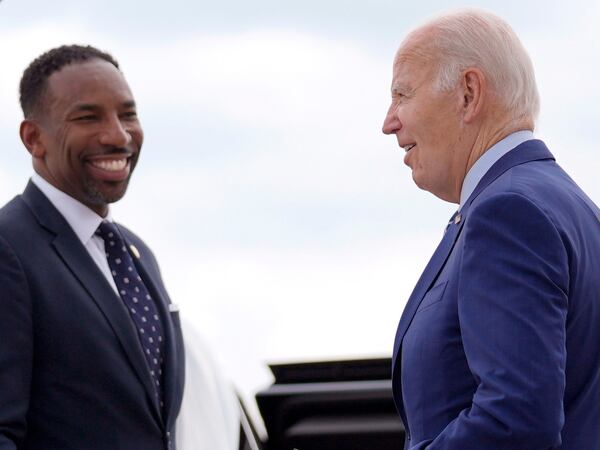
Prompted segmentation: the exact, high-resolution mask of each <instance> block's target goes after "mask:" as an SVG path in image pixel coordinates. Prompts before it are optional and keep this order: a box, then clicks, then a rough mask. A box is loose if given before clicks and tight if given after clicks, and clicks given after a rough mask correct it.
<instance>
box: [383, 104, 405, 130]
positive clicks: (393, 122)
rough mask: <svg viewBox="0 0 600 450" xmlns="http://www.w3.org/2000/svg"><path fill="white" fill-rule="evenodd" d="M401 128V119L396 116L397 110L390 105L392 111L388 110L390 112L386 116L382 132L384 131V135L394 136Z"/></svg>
mask: <svg viewBox="0 0 600 450" xmlns="http://www.w3.org/2000/svg"><path fill="white" fill-rule="evenodd" d="M401 127H402V125H401V124H400V119H398V114H396V108H395V107H394V105H393V104H392V105H390V109H388V112H387V114H386V116H385V119H384V121H383V127H382V128H381V131H383V134H394V133H396V132H397V131H398V130H399V129H400V128H401Z"/></svg>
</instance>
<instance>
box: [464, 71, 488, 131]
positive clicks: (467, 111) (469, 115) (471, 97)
mask: <svg viewBox="0 0 600 450" xmlns="http://www.w3.org/2000/svg"><path fill="white" fill-rule="evenodd" d="M486 88H487V80H486V79H485V76H484V75H483V72H482V71H481V70H479V69H477V68H469V69H467V70H465V71H464V72H463V74H462V78H461V94H462V98H461V102H462V106H461V109H462V112H463V120H464V121H465V122H466V123H469V122H472V121H474V120H475V119H476V118H477V117H478V116H479V114H480V113H481V110H482V109H483V104H484V99H485V98H484V97H485V96H484V94H485V92H486Z"/></svg>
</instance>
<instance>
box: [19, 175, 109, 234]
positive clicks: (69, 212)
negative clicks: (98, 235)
mask: <svg viewBox="0 0 600 450" xmlns="http://www.w3.org/2000/svg"><path fill="white" fill-rule="evenodd" d="M31 183H33V184H34V185H35V186H36V187H37V188H38V189H39V190H40V191H42V194H44V196H45V197H46V198H47V199H48V200H49V201H50V203H52V205H53V206H54V207H55V208H56V209H57V210H58V212H59V213H60V214H61V215H62V216H63V217H64V219H65V220H66V222H67V223H68V224H69V226H70V227H71V228H72V229H73V231H74V232H75V234H76V235H77V237H78V238H79V240H80V241H81V243H82V244H83V245H86V244H87V243H88V242H89V240H90V238H91V237H92V236H93V235H94V232H95V231H96V229H97V228H98V225H100V222H102V220H109V221H112V218H111V216H110V209H109V212H108V214H107V216H106V217H105V218H102V217H101V216H99V215H98V214H96V213H95V212H94V211H92V210H91V209H90V208H88V207H87V206H85V205H84V204H83V203H81V202H79V201H77V200H75V199H74V198H73V197H71V196H70V195H67V194H65V193H64V192H62V191H61V190H59V189H57V188H56V187H54V186H53V185H52V184H50V183H48V182H47V181H46V180H44V179H43V178H42V177H41V176H40V175H38V174H37V173H34V174H33V175H32V177H31Z"/></svg>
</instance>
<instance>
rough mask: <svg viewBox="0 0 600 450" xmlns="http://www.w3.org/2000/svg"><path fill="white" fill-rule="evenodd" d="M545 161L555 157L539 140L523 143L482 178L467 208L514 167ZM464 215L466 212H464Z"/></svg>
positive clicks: (467, 203) (468, 201)
mask: <svg viewBox="0 0 600 450" xmlns="http://www.w3.org/2000/svg"><path fill="white" fill-rule="evenodd" d="M544 159H552V160H554V156H553V155H552V153H550V150H548V147H546V144H544V143H543V142H542V141H540V140H539V139H532V140H530V141H526V142H523V143H522V144H520V145H518V146H517V147H515V148H514V149H513V150H511V151H510V152H508V153H507V154H505V155H504V156H503V157H502V158H500V159H499V160H498V161H497V162H496V163H495V164H494V165H493V166H492V167H491V168H490V170H488V171H487V172H486V174H485V175H484V176H483V177H482V178H481V181H480V182H479V183H478V184H477V187H476V188H475V190H474V191H473V193H472V194H471V196H470V197H469V199H468V200H467V202H466V205H465V206H467V208H468V207H469V206H471V203H473V200H475V199H476V198H477V196H478V195H479V194H481V192H483V190H484V189H485V188H486V187H488V186H489V185H490V184H491V183H492V182H493V181H494V180H496V179H497V178H498V177H499V176H500V175H502V174H503V173H504V172H506V171H507V170H509V169H512V168H513V167H516V166H519V165H521V164H525V163H528V162H532V161H541V160H544ZM463 214H464V211H463Z"/></svg>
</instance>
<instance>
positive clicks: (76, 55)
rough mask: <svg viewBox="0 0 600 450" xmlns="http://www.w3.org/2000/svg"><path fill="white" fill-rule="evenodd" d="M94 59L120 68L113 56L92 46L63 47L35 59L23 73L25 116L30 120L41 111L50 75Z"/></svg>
mask: <svg viewBox="0 0 600 450" xmlns="http://www.w3.org/2000/svg"><path fill="white" fill-rule="evenodd" d="M92 59H102V60H104V61H107V62H109V63H110V64H112V65H113V66H115V67H116V68H117V69H118V68H119V63H118V62H117V61H116V60H115V59H114V58H113V57H112V56H111V55H109V54H108V53H105V52H103V51H101V50H98V49H97V48H94V47H92V46H91V45H86V46H83V45H62V46H60V47H56V48H53V49H51V50H48V51H47V52H46V53H43V54H42V55H40V56H38V57H37V58H36V59H34V60H33V62H32V63H31V64H29V67H27V69H25V72H23V77H21V83H20V84H19V101H20V103H21V109H22V110H23V115H24V116H25V117H26V118H29V117H31V115H32V114H33V113H34V112H38V111H39V109H40V107H41V106H42V99H43V96H44V94H45V93H46V88H47V87H48V78H49V77H50V75H52V74H53V73H54V72H57V71H59V70H60V69H62V68H63V67H65V66H67V65H69V64H73V63H82V62H85V61H89V60H92Z"/></svg>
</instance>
